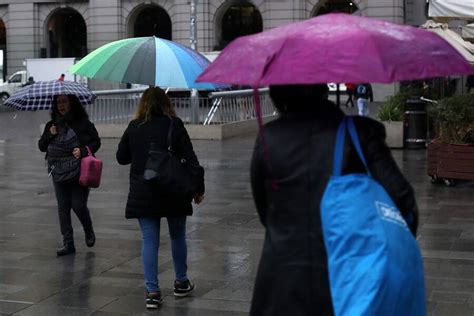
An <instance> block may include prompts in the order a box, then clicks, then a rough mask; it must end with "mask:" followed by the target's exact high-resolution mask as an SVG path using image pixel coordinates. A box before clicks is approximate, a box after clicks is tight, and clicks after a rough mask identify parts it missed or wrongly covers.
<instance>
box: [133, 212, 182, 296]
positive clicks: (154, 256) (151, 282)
mask: <svg viewBox="0 0 474 316" xmlns="http://www.w3.org/2000/svg"><path fill="white" fill-rule="evenodd" d="M166 219H167V220H168V228H169V233H170V238H171V252H172V255H173V264H174V271H175V274H176V280H179V281H186V280H187V279H188V277H187V274H186V272H187V270H188V266H187V263H186V262H187V256H188V249H187V245H186V216H182V217H167V218H166ZM138 222H139V223H140V228H141V231H142V235H143V245H142V261H143V270H144V272H145V286H146V289H147V291H148V292H158V291H159V290H160V285H159V283H158V248H159V246H160V222H161V218H155V217H141V218H139V219H138Z"/></svg>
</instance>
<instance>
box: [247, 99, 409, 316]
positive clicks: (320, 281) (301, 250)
mask: <svg viewBox="0 0 474 316" xmlns="http://www.w3.org/2000/svg"><path fill="white" fill-rule="evenodd" d="M343 115H344V114H343V113H342V111H340V109H338V108H337V107H335V106H334V105H333V104H332V103H329V102H327V103H326V104H313V105H312V106H311V110H304V111H303V112H300V113H287V114H282V115H281V116H280V117H279V118H278V119H276V120H275V121H273V122H270V123H268V124H266V125H265V134H264V135H265V137H264V139H265V142H266V144H267V148H268V161H267V160H266V159H265V158H264V156H265V154H264V153H263V149H262V146H261V144H260V142H259V141H258V140H257V142H256V147H255V150H254V155H253V159H252V166H251V182H252V192H253V195H254V200H255V204H256V207H257V211H258V214H259V216H260V219H261V222H262V223H263V225H264V226H265V228H266V233H265V241H264V246H263V250H262V255H261V261H260V266H259V269H258V274H257V279H256V283H255V289H254V294H253V300H252V307H251V315H255V316H257V315H258V316H262V315H272V316H275V315H294V316H299V315H324V316H328V315H332V314H333V309H332V301H331V297H330V289H329V281H328V271H327V256H326V250H325V246H324V240H323V235H322V230H321V220H320V210H319V205H320V202H321V198H322V195H323V192H324V190H325V188H326V185H327V183H328V181H329V178H330V176H331V173H332V159H333V154H334V146H335V139H336V131H337V128H338V126H339V123H340V121H341V119H342V118H343ZM354 121H355V124H356V126H357V130H358V132H359V137H360V140H361V144H362V149H363V152H364V155H365V157H366V160H367V163H368V166H369V169H370V171H371V173H372V175H373V177H374V178H375V179H376V180H377V181H379V183H381V184H382V186H383V187H384V188H385V189H386V190H387V192H388V193H389V194H390V196H391V197H392V199H393V200H394V202H395V203H396V205H397V206H398V207H399V209H400V211H401V212H402V213H405V214H406V213H408V212H412V215H414V217H415V218H417V206H416V202H415V198H414V193H413V189H412V187H411V186H410V184H409V183H408V182H407V181H406V180H405V178H404V177H403V175H402V174H401V172H400V170H399V169H398V167H397V165H396V163H395V161H394V160H393V158H392V156H391V153H390V149H389V148H387V146H386V144H385V141H384V139H385V129H384V127H383V125H382V124H380V123H378V122H376V121H374V120H372V119H369V118H365V117H355V118H354ZM348 139H349V136H346V148H345V152H344V156H345V158H344V167H343V172H344V173H355V172H362V171H363V170H364V167H363V165H362V162H361V161H360V159H359V158H358V156H357V154H356V152H355V149H354V148H353V147H352V145H348V143H349V141H348ZM273 180H274V181H275V182H276V185H277V188H276V190H273V189H272V188H271V183H272V181H273ZM311 205H316V206H317V207H316V208H315V209H314V208H313V209H312V208H311V207H310V206H311ZM416 225H417V223H414V225H413V226H412V230H415V227H416Z"/></svg>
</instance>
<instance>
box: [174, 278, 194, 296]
mask: <svg viewBox="0 0 474 316" xmlns="http://www.w3.org/2000/svg"><path fill="white" fill-rule="evenodd" d="M194 287H195V286H194V284H193V283H192V282H191V281H189V280H186V281H178V280H176V281H174V296H178V297H185V296H187V295H188V294H189V293H191V292H192V291H193V290H194Z"/></svg>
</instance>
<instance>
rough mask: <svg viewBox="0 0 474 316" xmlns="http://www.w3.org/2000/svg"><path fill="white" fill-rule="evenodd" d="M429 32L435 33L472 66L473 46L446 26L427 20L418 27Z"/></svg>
mask: <svg viewBox="0 0 474 316" xmlns="http://www.w3.org/2000/svg"><path fill="white" fill-rule="evenodd" d="M420 27H421V28H423V29H426V30H428V31H431V32H435V33H436V34H438V35H439V36H441V37H442V38H444V40H446V41H447V42H448V43H450V44H451V45H452V46H453V47H454V48H455V49H456V50H457V51H458V52H460V53H461V55H463V56H464V58H466V59H467V60H468V61H469V62H470V63H471V64H473V65H474V44H472V43H470V42H468V41H466V40H464V39H463V38H462V37H461V36H460V35H459V34H458V33H456V32H454V31H451V30H450V29H449V28H448V25H447V24H442V23H436V22H434V21H432V20H428V21H427V22H426V23H425V24H423V25H421V26H420Z"/></svg>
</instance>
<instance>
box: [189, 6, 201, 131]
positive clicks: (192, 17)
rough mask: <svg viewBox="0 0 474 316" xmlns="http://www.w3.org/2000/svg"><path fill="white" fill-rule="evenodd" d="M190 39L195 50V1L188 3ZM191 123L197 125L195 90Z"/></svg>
mask: <svg viewBox="0 0 474 316" xmlns="http://www.w3.org/2000/svg"><path fill="white" fill-rule="evenodd" d="M189 5H190V9H191V12H190V20H189V22H190V31H191V34H190V37H189V41H190V42H191V49H193V50H197V38H196V37H197V36H196V35H197V30H196V0H191V1H190V4H189ZM190 101H191V123H193V124H199V94H198V91H197V89H191V99H190Z"/></svg>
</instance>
